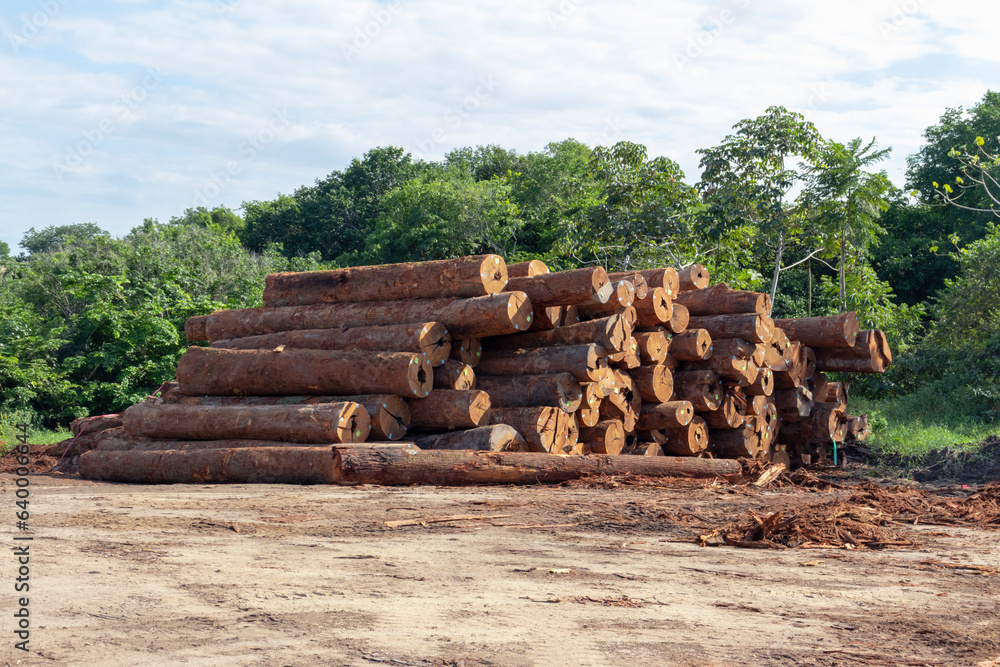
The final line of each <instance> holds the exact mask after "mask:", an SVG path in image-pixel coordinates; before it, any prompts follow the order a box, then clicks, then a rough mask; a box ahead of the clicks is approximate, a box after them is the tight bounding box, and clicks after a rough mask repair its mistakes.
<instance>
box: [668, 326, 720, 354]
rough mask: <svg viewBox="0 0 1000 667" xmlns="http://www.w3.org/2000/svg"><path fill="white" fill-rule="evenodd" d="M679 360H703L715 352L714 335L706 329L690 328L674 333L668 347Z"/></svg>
mask: <svg viewBox="0 0 1000 667" xmlns="http://www.w3.org/2000/svg"><path fill="white" fill-rule="evenodd" d="M667 351H668V352H669V353H670V356H671V357H673V358H674V359H676V360H678V361H702V360H704V359H710V358H711V357H712V355H713V354H714V348H713V342H712V336H711V334H709V333H708V331H706V330H705V329H688V330H687V331H682V332H681V333H678V334H674V335H673V336H672V337H671V338H670V345H669V347H668V348H667Z"/></svg>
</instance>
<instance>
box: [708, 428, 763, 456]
mask: <svg viewBox="0 0 1000 667" xmlns="http://www.w3.org/2000/svg"><path fill="white" fill-rule="evenodd" d="M708 439H709V442H710V443H711V446H710V449H711V452H712V454H714V455H715V457H716V458H722V459H736V458H751V459H752V458H756V457H757V455H758V454H759V453H760V439H759V438H758V436H757V432H756V431H755V430H754V427H753V425H752V424H741V425H740V426H739V428H733V429H709V431H708Z"/></svg>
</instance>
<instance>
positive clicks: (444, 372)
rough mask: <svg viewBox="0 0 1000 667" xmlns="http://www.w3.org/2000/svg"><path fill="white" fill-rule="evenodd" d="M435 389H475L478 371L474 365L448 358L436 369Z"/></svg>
mask: <svg viewBox="0 0 1000 667" xmlns="http://www.w3.org/2000/svg"><path fill="white" fill-rule="evenodd" d="M434 388H435V389H460V390H467V389H475V388H476V373H475V371H473V370H472V366H470V365H469V364H465V363H462V362H461V361H455V360H454V359H448V360H447V361H445V362H444V364H443V365H442V366H441V367H439V368H435V369H434Z"/></svg>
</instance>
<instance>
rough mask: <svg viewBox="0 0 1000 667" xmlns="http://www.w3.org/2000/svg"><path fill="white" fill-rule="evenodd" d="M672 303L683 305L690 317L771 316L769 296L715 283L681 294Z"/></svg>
mask: <svg viewBox="0 0 1000 667" xmlns="http://www.w3.org/2000/svg"><path fill="white" fill-rule="evenodd" d="M674 301H675V302H676V303H680V304H683V305H684V306H685V307H686V308H687V309H688V311H689V312H690V313H691V314H692V315H726V314H739V313H753V314H756V315H770V314H771V297H770V296H768V295H767V294H760V293H759V292H748V291H745V290H734V289H732V288H731V287H729V285H727V284H726V283H716V284H715V285H712V286H710V287H706V288H705V289H696V290H688V291H686V292H681V293H680V294H679V295H677V297H676V298H675V299H674Z"/></svg>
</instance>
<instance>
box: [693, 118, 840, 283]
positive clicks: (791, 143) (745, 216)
mask: <svg viewBox="0 0 1000 667" xmlns="http://www.w3.org/2000/svg"><path fill="white" fill-rule="evenodd" d="M733 128H734V129H735V130H736V132H735V134H731V135H728V136H727V137H726V138H725V139H724V140H723V141H722V143H721V144H719V145H718V146H715V147H713V148H705V149H700V150H699V151H698V153H699V154H701V156H702V158H701V168H702V170H703V171H702V175H701V181H700V182H699V183H698V186H697V187H698V189H699V190H700V191H701V192H702V195H703V197H704V200H705V203H706V205H707V206H708V212H709V215H710V216H712V217H713V218H716V219H719V220H722V221H723V222H725V223H726V226H729V227H737V226H740V225H746V224H749V225H752V226H754V227H756V228H758V229H760V232H761V233H760V234H759V235H758V236H757V239H758V240H759V241H760V242H761V243H762V244H763V245H764V247H767V248H769V249H770V252H771V254H772V256H773V258H774V267H773V273H772V278H771V289H770V292H771V299H772V300H774V298H775V295H776V292H777V290H778V280H779V278H780V276H781V273H782V272H783V271H786V270H788V269H791V268H793V267H794V266H797V265H798V264H800V263H801V262H802V261H805V259H797V260H796V261H795V262H794V263H792V264H790V265H787V266H783V265H782V261H783V259H784V256H785V252H786V251H787V250H789V248H792V247H796V246H798V245H801V244H802V243H803V241H805V240H807V239H809V233H810V231H811V230H810V228H809V227H810V224H811V221H810V219H809V217H808V215H807V214H806V213H807V212H806V211H805V209H804V208H803V207H802V206H801V203H800V202H798V201H793V200H790V199H789V197H790V193H791V191H792V189H793V188H794V187H795V186H796V185H797V184H799V183H800V182H801V181H802V180H803V178H804V174H803V173H802V172H800V171H797V170H796V169H793V168H790V167H789V166H788V161H789V160H791V159H793V158H796V157H799V158H804V159H805V160H806V161H807V162H808V161H811V160H812V159H813V157H814V154H815V152H816V148H817V146H818V144H819V142H820V139H821V137H820V135H819V132H817V130H816V128H815V127H814V126H813V124H812V123H810V122H808V121H806V120H805V117H804V116H802V114H799V113H795V112H790V111H788V110H787V109H785V108H784V107H770V108H769V109H767V112H766V113H765V114H764V115H762V116H758V117H757V118H755V119H752V120H750V119H747V120H742V121H740V122H739V123H737V124H736V125H734V126H733ZM818 252H820V249H815V250H812V251H810V254H807V255H806V256H807V257H809V256H811V255H814V254H818Z"/></svg>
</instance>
